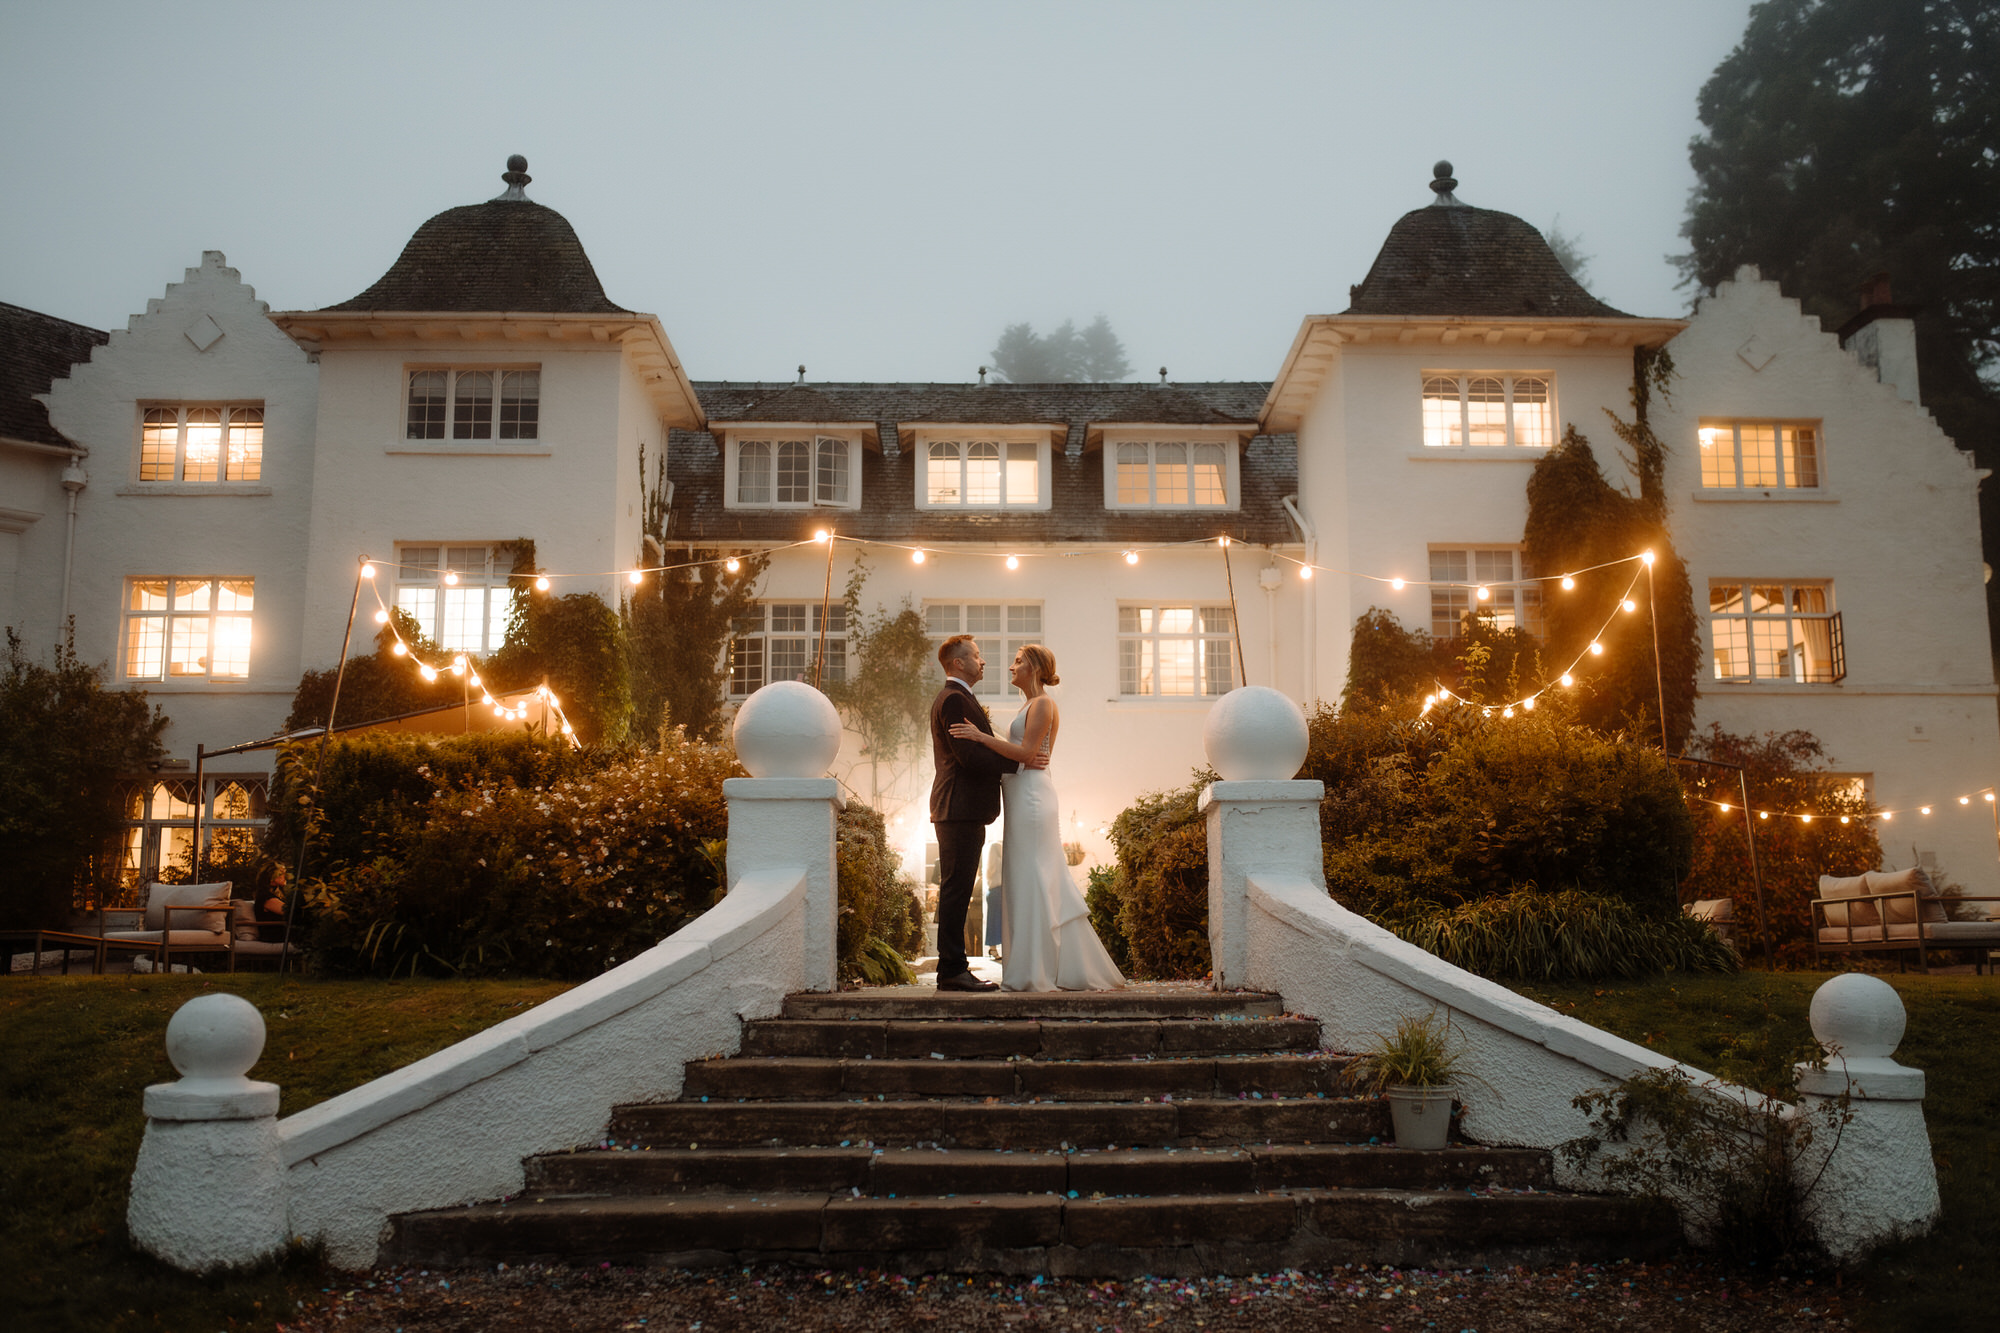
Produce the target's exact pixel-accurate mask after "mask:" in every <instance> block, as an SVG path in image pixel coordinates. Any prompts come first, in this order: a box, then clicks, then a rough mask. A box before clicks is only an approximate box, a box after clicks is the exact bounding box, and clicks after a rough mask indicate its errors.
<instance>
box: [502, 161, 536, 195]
mask: <svg viewBox="0 0 2000 1333" xmlns="http://www.w3.org/2000/svg"><path fill="white" fill-rule="evenodd" d="M500 179H501V180H503V181H506V182H507V188H506V189H505V190H503V191H501V192H500V195H499V198H501V199H511V200H515V201H520V202H525V201H526V200H527V198H528V193H527V189H526V186H527V184H528V182H529V181H531V180H533V179H534V177H533V176H530V175H529V174H528V159H527V158H525V157H522V156H521V155H520V154H519V153H516V154H514V155H513V156H512V157H510V158H508V159H507V170H506V171H504V172H502V173H501V174H500Z"/></svg>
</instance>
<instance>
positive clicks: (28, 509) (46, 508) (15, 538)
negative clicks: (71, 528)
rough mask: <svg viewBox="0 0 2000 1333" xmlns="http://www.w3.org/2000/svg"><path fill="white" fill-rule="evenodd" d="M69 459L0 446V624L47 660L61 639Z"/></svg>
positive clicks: (30, 650) (29, 650)
mask: <svg viewBox="0 0 2000 1333" xmlns="http://www.w3.org/2000/svg"><path fill="white" fill-rule="evenodd" d="M65 466H67V460H66V459H64V458H63V457H61V456H57V455H50V454H44V453H40V452H36V451H30V450H26V449H19V448H14V447H12V446H9V445H7V444H5V443H0V625H5V626H8V627H10V628H12V629H13V630H14V631H15V632H16V633H18V634H19V635H20V636H21V638H22V641H23V643H24V645H25V647H26V649H27V651H28V652H29V653H30V654H32V655H34V656H36V657H38V658H43V659H45V658H46V657H47V655H48V650H49V648H50V647H51V646H52V645H53V644H55V643H56V642H57V641H58V639H59V638H60V637H61V634H62V565H63V541H64V534H65V532H66V531H67V527H68V519H67V513H68V506H69V499H68V496H67V494H66V493H65V492H64V490H63V488H62V472H63V468H64V467H65Z"/></svg>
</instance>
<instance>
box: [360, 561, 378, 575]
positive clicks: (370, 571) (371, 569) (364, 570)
mask: <svg viewBox="0 0 2000 1333" xmlns="http://www.w3.org/2000/svg"><path fill="white" fill-rule="evenodd" d="M361 577H362V578H364V579H372V578H374V577H375V566H374V565H371V564H369V563H368V562H367V561H366V560H364V561H362V562H361Z"/></svg>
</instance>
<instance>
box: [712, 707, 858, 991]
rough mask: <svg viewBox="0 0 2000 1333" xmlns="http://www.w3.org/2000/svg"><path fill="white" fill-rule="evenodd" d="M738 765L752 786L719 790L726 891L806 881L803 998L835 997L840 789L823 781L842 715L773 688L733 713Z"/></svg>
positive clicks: (739, 782) (741, 781)
mask: <svg viewBox="0 0 2000 1333" xmlns="http://www.w3.org/2000/svg"><path fill="white" fill-rule="evenodd" d="M734 734H735V738H736V757H737V758H738V759H740V760H741V761H742V762H743V767H745V768H747V769H749V770H750V773H751V774H752V776H750V777H747V778H730V779H728V780H727V781H725V782H724V783H723V784H722V796H723V799H724V800H725V801H727V802H728V803H729V865H728V876H729V883H730V884H731V885H732V886H734V885H735V883H736V882H737V881H738V880H740V879H741V878H743V876H744V875H746V874H749V873H750V872H752V871H756V870H792V869H797V870H801V871H803V872H804V873H805V876H806V907H805V963H806V969H805V970H806V989H807V990H814V991H831V990H834V989H836V988H837V986H838V978H837V977H836V975H835V960H836V956H837V953H838V938H837V936H838V929H839V922H840V857H839V850H838V834H837V830H836V826H835V821H836V819H837V817H838V815H839V813H840V808H841V804H842V802H841V799H840V784H839V783H838V782H835V781H834V780H833V779H832V778H829V777H824V776H822V775H823V774H824V773H825V772H826V771H827V769H828V768H829V767H831V766H832V764H833V761H834V759H835V758H836V757H837V756H838V755H839V754H840V736H841V727H840V714H839V713H838V712H837V711H836V710H835V709H834V706H833V704H832V702H831V701H829V700H828V699H827V697H826V696H825V695H824V694H821V693H820V692H819V691H818V690H816V689H814V688H813V687H812V686H810V685H806V684H803V683H801V682H799V681H789V680H788V681H777V682H774V683H773V684H770V685H766V686H765V687H764V688H763V689H761V690H758V691H757V692H756V693H755V694H753V695H751V696H750V697H749V698H748V699H747V700H745V701H744V703H743V706H742V707H741V708H739V709H737V710H736V724H735V733H734Z"/></svg>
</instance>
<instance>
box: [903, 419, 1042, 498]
mask: <svg viewBox="0 0 2000 1333" xmlns="http://www.w3.org/2000/svg"><path fill="white" fill-rule="evenodd" d="M1010 437H1011V438H1010ZM918 438H919V441H920V450H921V452H920V454H919V457H920V458H921V459H922V461H923V467H922V469H921V470H920V471H919V472H918V474H917V488H918V489H917V505H918V507H919V508H921V509H1045V508H1047V507H1048V503H1049V486H1048V477H1049V441H1048V436H1047V434H1046V433H1045V432H1039V431H1038V432H1036V434H1035V435H1034V436H1032V437H1031V436H1028V435H1027V434H1026V433H1025V432H1022V433H1020V434H1015V433H1014V432H1011V431H1009V432H1005V433H1002V432H998V431H996V432H993V433H991V434H988V433H987V432H985V431H983V430H981V431H966V432H964V433H962V434H961V433H957V432H954V433H953V434H951V435H948V436H947V435H941V434H940V435H932V434H929V433H923V434H920V435H919V437H918Z"/></svg>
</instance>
